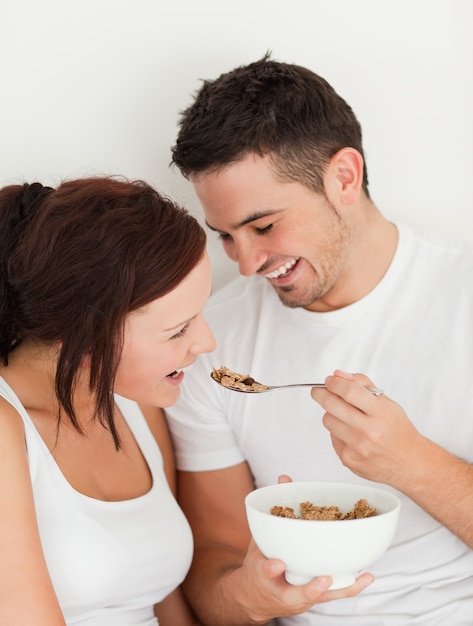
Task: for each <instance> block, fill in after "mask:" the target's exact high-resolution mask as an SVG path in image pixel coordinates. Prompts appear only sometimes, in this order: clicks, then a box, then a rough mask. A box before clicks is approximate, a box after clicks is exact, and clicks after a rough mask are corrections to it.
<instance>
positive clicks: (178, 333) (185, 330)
mask: <svg viewBox="0 0 473 626" xmlns="http://www.w3.org/2000/svg"><path fill="white" fill-rule="evenodd" d="M188 330H189V324H186V325H185V326H183V327H182V328H181V330H180V331H179V332H177V333H176V334H175V335H173V336H172V337H171V339H179V338H180V337H183V336H184V335H185V334H186V332H187V331H188Z"/></svg>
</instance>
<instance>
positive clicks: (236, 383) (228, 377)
mask: <svg viewBox="0 0 473 626" xmlns="http://www.w3.org/2000/svg"><path fill="white" fill-rule="evenodd" d="M210 375H211V376H212V378H213V379H214V380H216V381H217V382H218V383H220V384H221V385H223V386H224V387H228V388H229V389H241V390H242V391H266V390H267V389H269V387H268V385H263V384H261V383H259V382H258V381H256V380H255V379H254V378H253V377H252V376H250V375H249V374H237V373H236V372H232V370H231V369H229V368H228V367H225V365H222V366H221V367H219V368H218V369H216V368H215V367H214V368H213V370H212V372H211V373H210Z"/></svg>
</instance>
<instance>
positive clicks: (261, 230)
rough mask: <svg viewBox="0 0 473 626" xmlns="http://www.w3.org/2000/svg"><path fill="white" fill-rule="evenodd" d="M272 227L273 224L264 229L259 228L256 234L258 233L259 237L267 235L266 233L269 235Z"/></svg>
mask: <svg viewBox="0 0 473 626" xmlns="http://www.w3.org/2000/svg"><path fill="white" fill-rule="evenodd" d="M272 227H273V225H272V224H268V225H267V226H264V227H263V228H257V229H256V232H257V233H258V235H266V233H269V231H270V230H271V228H272Z"/></svg>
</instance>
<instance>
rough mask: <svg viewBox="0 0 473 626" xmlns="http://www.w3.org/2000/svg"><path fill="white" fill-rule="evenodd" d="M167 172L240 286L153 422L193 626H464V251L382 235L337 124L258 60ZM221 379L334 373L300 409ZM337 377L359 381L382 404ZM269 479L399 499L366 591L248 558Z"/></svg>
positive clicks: (303, 85)
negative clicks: (295, 575) (375, 389)
mask: <svg viewBox="0 0 473 626" xmlns="http://www.w3.org/2000/svg"><path fill="white" fill-rule="evenodd" d="M173 161H174V163H175V164H177V166H178V167H179V168H180V170H181V172H182V173H183V174H184V176H186V177H187V178H189V179H190V180H191V181H192V183H193V185H194V188H195V191H196V193H197V196H198V197H199V199H200V202H201V203H202V206H203V208H204V212H205V217H206V222H207V224H208V226H209V228H210V229H211V230H213V231H215V232H216V233H218V235H219V237H220V238H221V240H222V244H223V247H224V249H225V252H226V253H227V255H228V256H229V257H230V258H231V259H232V260H234V261H235V262H237V263H238V265H239V270H240V273H241V274H242V275H243V277H247V278H239V279H237V280H236V281H235V282H234V283H232V284H230V285H227V286H226V287H224V288H223V289H222V290H220V292H219V293H217V294H216V295H215V296H214V297H213V299H212V302H211V304H210V305H209V307H208V310H207V318H208V322H209V324H210V326H211V327H212V329H213V330H214V333H215V336H216V340H217V350H216V352H214V353H213V354H212V355H209V356H208V357H207V356H204V357H201V358H200V359H199V361H198V362H197V363H196V364H195V365H194V366H193V368H192V369H191V370H190V371H189V372H188V373H187V374H186V380H185V383H184V385H183V389H182V398H181V400H180V401H179V403H178V405H176V407H175V408H174V409H170V411H169V417H170V425H171V429H172V433H173V437H174V441H175V445H176V452H177V461H178V467H179V468H180V470H181V471H180V478H179V481H180V487H179V493H180V499H181V503H182V506H183V508H184V510H185V512H186V514H187V515H188V518H189V520H190V523H191V525H192V527H193V530H194V536H195V558H194V564H193V567H192V569H191V573H190V575H189V578H188V581H187V586H186V589H187V593H188V596H189V598H190V600H191V602H192V603H193V605H194V608H195V610H196V611H197V613H198V615H199V616H200V619H201V620H202V622H203V623H205V624H218V626H224V625H243V624H244V625H247V624H264V623H267V622H268V621H269V620H270V619H271V618H272V617H280V618H281V619H280V620H278V623H281V624H284V625H289V624H290V625H293V624H311V625H312V624H313V625H314V626H315V625H317V626H319V625H322V626H323V625H326V624H344V625H346V624H350V626H355V625H358V626H373V625H381V624H383V625H384V624H393V625H395V626H402V625H407V624H413V623H415V624H421V625H422V626H427V625H428V626H433V625H436V624H442V625H443V624H446V623H448V624H449V626H452V625H453V626H455V625H456V626H459V625H465V624H471V623H473V618H472V616H473V551H472V549H471V548H472V547H473V523H472V521H471V520H472V515H471V513H472V512H473V467H472V465H471V462H472V460H473V394H471V393H469V386H470V384H471V381H472V380H473V281H472V279H471V277H472V276H473V252H472V250H470V249H463V250H462V249H460V248H459V247H457V246H448V245H444V244H442V243H439V242H435V241H431V240H429V239H424V238H420V237H418V236H417V235H415V234H414V233H412V232H411V231H410V229H408V228H406V227H405V226H401V225H394V224H392V223H390V222H389V221H388V220H386V219H385V218H384V217H383V215H382V214H381V213H380V212H379V210H378V209H377V208H376V206H375V205H374V203H373V201H372V199H371V198H370V195H369V191H368V177H367V169H366V164H365V160H364V155H363V148H362V136H361V128H360V125H359V123H358V121H357V119H356V118H355V116H354V114H353V111H352V110H351V108H350V107H349V106H348V105H347V103H346V102H345V101H344V100H343V99H342V98H341V97H340V96H338V95H337V94H336V93H335V92H334V90H333V89H332V87H331V86H330V85H329V84H328V83H327V82H326V81H325V80H323V79H322V78H320V77H319V76H317V75H316V74H314V73H312V72H311V71H309V70H308V69H305V68H302V67H298V66H294V65H289V64H285V63H278V62H275V61H273V60H271V59H270V58H268V57H267V56H266V57H264V58H263V59H262V60H260V61H258V62H256V63H252V64H250V65H248V66H246V67H241V68H237V69H235V70H234V71H231V72H229V73H227V74H223V75H222V76H220V77H219V78H218V79H216V80H214V81H206V82H205V83H204V84H203V86H202V88H201V89H200V91H199V92H198V93H197V95H196V97H195V101H194V102H193V103H192V104H191V106H190V107H189V108H188V109H187V110H186V111H184V113H183V115H182V118H181V122H180V131H179V135H178V139H177V143H176V146H175V147H174V149H173ZM221 365H225V366H227V367H229V368H230V369H232V370H233V371H236V372H240V373H243V374H250V375H252V376H253V377H254V378H255V379H256V380H259V381H261V382H263V383H267V384H271V385H273V384H274V385H277V384H284V383H291V382H317V381H323V380H324V378H325V377H326V376H327V374H329V373H330V372H332V371H333V370H335V369H336V368H340V370H342V371H338V372H337V373H336V375H335V376H329V377H328V378H327V387H328V388H327V389H326V390H324V389H321V390H320V389H318V390H317V389H313V390H312V391H311V394H312V397H313V399H315V400H316V401H317V403H314V402H313V399H312V398H311V396H310V394H309V392H308V391H307V390H304V389H289V390H278V391H274V392H271V393H265V394H261V395H245V394H239V393H234V392H232V391H229V390H226V389H223V388H219V387H217V386H216V385H215V383H213V382H212V381H211V379H210V372H211V370H212V368H213V367H217V368H218V367H220V366H221ZM343 372H365V374H367V375H368V376H369V378H370V379H372V380H373V381H374V382H375V383H376V384H377V385H378V386H381V387H382V388H384V389H385V390H386V395H384V396H379V397H376V396H374V395H372V394H370V393H369V391H368V390H367V389H365V387H366V386H368V385H370V384H373V383H371V380H369V379H368V378H366V377H364V376H361V375H357V376H354V375H352V374H348V373H343ZM388 395H390V396H392V397H393V398H395V399H396V401H397V402H399V404H400V405H401V406H402V407H403V408H404V409H405V411H406V413H407V415H409V418H410V419H409V418H408V417H407V415H406V413H404V411H403V410H402V409H401V408H400V406H399V405H398V404H396V403H395V402H393V401H392V400H390V399H389V397H387V396H388ZM280 474H287V475H289V476H290V477H291V478H292V479H293V480H322V481H340V482H360V483H366V482H367V481H373V482H374V483H375V484H378V483H380V484H381V486H382V487H383V488H387V489H390V490H393V491H394V492H395V493H396V494H397V495H398V496H399V497H400V498H401V500H402V512H401V518H400V522H399V529H398V532H397V534H396V536H395V538H394V540H393V542H392V545H391V546H390V548H389V549H388V550H387V552H386V553H385V555H383V557H382V558H381V559H380V560H379V561H378V562H376V563H375V564H373V565H372V567H371V568H370V571H371V572H372V573H373V574H374V577H375V581H374V583H373V584H371V585H370V586H369V587H368V588H367V589H366V588H365V587H366V586H367V585H368V584H369V583H370V582H371V581H372V578H371V575H369V574H364V575H363V576H361V577H360V578H359V579H358V582H357V583H356V585H355V586H354V587H352V588H349V589H347V590H338V591H327V589H328V586H329V584H330V579H326V578H324V577H322V578H321V579H315V580H314V581H312V582H311V583H309V585H306V586H302V587H297V586H291V585H288V584H287V583H286V582H285V579H284V574H283V572H284V564H283V563H281V562H279V561H275V560H266V559H264V557H262V555H261V554H260V553H259V551H258V550H257V548H256V547H255V545H254V544H253V543H252V542H250V536H249V531H248V527H247V525H246V519H245V511H244V504H243V500H244V496H245V495H246V494H247V493H248V492H249V491H250V490H252V489H253V488H254V487H255V486H257V487H260V486H264V485H267V484H271V483H274V482H276V481H277V479H278V476H279V475H280ZM378 486H379V485H378ZM249 542H250V543H249ZM248 545H249V547H248ZM363 588H365V589H364V590H363ZM362 590H363V592H362V593H359V592H360V591H362ZM327 600H337V601H335V602H327Z"/></svg>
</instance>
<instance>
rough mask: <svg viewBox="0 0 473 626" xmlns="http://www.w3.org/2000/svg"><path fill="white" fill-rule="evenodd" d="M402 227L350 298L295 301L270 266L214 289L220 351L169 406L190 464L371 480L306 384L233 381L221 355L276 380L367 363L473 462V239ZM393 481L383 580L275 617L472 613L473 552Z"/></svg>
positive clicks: (211, 310)
mask: <svg viewBox="0 0 473 626" xmlns="http://www.w3.org/2000/svg"><path fill="white" fill-rule="evenodd" d="M398 228H399V235H400V236H399V243H398V248H397V251H396V254H395V257H394V259H393V261H392V263H391V266H390V267H389V269H388V271H387V272H386V274H385V276H384V277H383V279H382V280H381V282H380V283H379V284H378V285H377V286H376V287H375V289H373V290H372V291H371V292H370V293H369V294H368V295H367V296H366V297H364V298H363V299H362V300H360V301H358V302H356V303H354V304H352V305H350V306H347V307H345V308H343V309H339V310H336V311H332V312H327V313H314V312H309V311H307V310H305V309H302V308H288V307H286V306H283V305H282V304H281V302H280V300H279V298H278V296H277V294H276V293H275V291H274V290H273V288H272V287H271V285H270V284H269V283H268V281H266V280H265V279H264V278H261V277H252V278H250V279H248V278H239V279H237V280H236V281H234V282H233V283H231V284H230V285H228V286H226V287H224V288H223V289H221V290H220V291H219V292H218V293H216V294H215V296H213V297H212V299H211V301H210V303H209V305H208V307H207V310H206V318H207V321H208V323H209V325H210V327H211V328H212V330H213V332H214V334H215V337H216V340H217V349H216V350H215V352H213V353H211V354H207V355H202V356H201V357H199V359H198V361H197V363H195V365H194V366H193V367H192V368H191V369H190V370H189V371H188V372H187V373H186V377H185V380H184V382H183V385H182V391H181V393H182V395H181V399H180V400H179V402H178V403H177V404H176V405H175V406H174V407H172V408H170V409H169V410H167V412H168V416H169V417H170V426H171V430H172V434H173V438H174V442H175V445H176V450H177V462H178V467H179V468H180V469H181V470H187V471H202V470H215V469H220V468H224V467H229V466H232V465H235V464H237V463H240V462H241V461H243V460H246V461H247V462H248V463H249V466H250V468H251V471H252V474H253V476H254V480H255V485H256V486H257V487H261V486H264V485H268V484H273V483H275V482H277V477H278V475H280V474H283V473H284V474H289V475H290V476H291V477H292V478H293V479H294V480H298V481H300V480H320V481H334V482H337V481H346V482H354V483H356V482H359V483H365V482H366V481H364V480H363V479H361V478H359V477H357V476H356V475H354V474H353V473H352V472H351V471H350V470H349V469H347V468H346V467H344V466H343V465H342V463H341V462H340V460H339V458H338V457H337V455H336V453H335V452H334V450H333V448H332V444H331V441H330V435H329V433H328V431H327V430H326V429H325V428H324V426H323V425H322V421H321V418H322V415H323V410H322V409H321V407H320V406H319V405H318V404H317V403H315V402H314V401H313V400H312V399H311V397H310V389H307V388H298V389H289V390H277V391H274V392H271V393H265V394H261V395H247V394H240V393H234V392H232V391H229V390H226V389H224V388H220V387H219V386H217V385H216V384H215V383H214V382H212V381H211V379H210V372H211V370H212V368H213V367H217V368H218V367H220V366H221V365H226V366H227V367H229V368H230V369H232V370H234V371H236V372H240V373H242V374H251V375H252V376H253V377H254V378H255V379H256V380H258V381H262V382H264V383H267V384H270V385H278V384H284V383H293V382H319V381H320V382H323V380H324V378H325V377H326V376H327V375H328V374H331V373H332V372H333V370H335V369H341V370H344V371H347V372H363V373H365V374H367V375H368V376H369V377H370V378H371V379H372V380H373V381H374V383H375V384H376V385H377V386H379V387H381V388H383V389H384V390H385V393H386V394H387V395H389V396H390V397H392V398H393V399H394V400H396V401H397V402H399V403H400V404H401V406H402V407H403V408H404V409H405V411H406V412H407V414H408V415H409V417H410V419H411V420H412V422H413V423H414V425H415V426H416V428H417V429H418V430H419V431H420V432H421V433H422V434H423V435H425V436H426V437H428V438H430V439H432V440H433V441H435V442H437V443H438V444H440V445H441V446H442V447H444V448H445V449H446V450H448V451H449V452H451V453H452V454H454V455H456V456H458V457H460V458H462V459H465V460H467V461H469V462H472V461H473V393H472V387H473V251H472V250H471V249H469V248H466V247H463V246H455V245H447V244H443V243H439V242H437V241H435V240H431V239H427V238H420V237H418V236H416V235H414V234H413V233H412V232H411V230H410V229H408V228H406V227H398ZM435 480H436V476H435V475H434V474H433V475H432V481H433V482H435ZM381 486H382V488H386V489H390V488H389V487H386V486H384V485H381ZM392 491H394V493H396V495H398V496H399V497H400V498H401V500H402V510H401V516H400V521H399V528H398V531H397V533H396V535H395V537H394V540H393V542H392V545H391V546H390V548H389V549H388V550H387V552H386V553H385V554H384V555H383V557H382V558H381V559H380V560H379V561H377V562H376V563H375V564H373V565H372V566H370V567H369V568H368V569H369V571H370V572H372V573H373V574H374V575H375V576H376V580H375V582H374V583H373V584H372V585H371V586H370V587H368V588H367V589H366V590H365V591H364V592H363V593H362V594H360V595H359V596H357V597H356V598H352V599H344V600H340V601H336V602H329V603H325V604H321V605H316V606H315V607H314V608H313V609H312V610H311V611H310V612H308V613H305V614H304V615H301V616H297V617H291V618H285V619H280V620H279V623H280V624H284V625H285V626H287V625H289V624H290V625H291V626H293V625H296V624H297V625H302V624H307V625H309V624H310V625H313V626H325V625H334V624H343V625H344V626H347V625H350V626H374V625H379V626H381V625H393V626H402V625H407V624H409V625H414V624H419V625H422V626H434V625H437V624H438V625H440V624H442V626H444V625H445V624H448V626H460V625H466V624H473V551H472V550H470V549H469V548H468V547H467V546H466V545H465V544H464V543H463V542H462V541H461V540H460V539H458V538H457V537H456V536H455V535H454V534H453V533H451V532H450V531H448V530H447V529H446V528H444V527H443V526H442V525H441V524H439V523H438V522H437V521H436V520H435V519H433V518H432V517H431V516H430V515H428V514H426V513H425V512H424V511H423V510H422V509H421V508H419V507H418V506H417V505H416V504H414V502H412V501H411V500H410V499H409V498H406V497H405V496H404V495H403V494H400V493H398V492H397V491H396V490H392ZM242 506H243V503H242ZM472 515H473V511H472Z"/></svg>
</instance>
